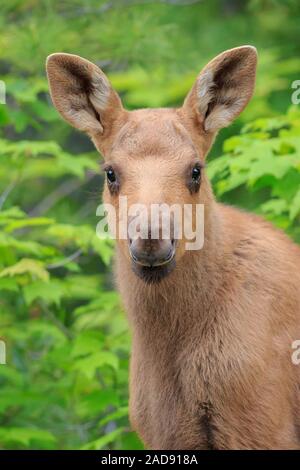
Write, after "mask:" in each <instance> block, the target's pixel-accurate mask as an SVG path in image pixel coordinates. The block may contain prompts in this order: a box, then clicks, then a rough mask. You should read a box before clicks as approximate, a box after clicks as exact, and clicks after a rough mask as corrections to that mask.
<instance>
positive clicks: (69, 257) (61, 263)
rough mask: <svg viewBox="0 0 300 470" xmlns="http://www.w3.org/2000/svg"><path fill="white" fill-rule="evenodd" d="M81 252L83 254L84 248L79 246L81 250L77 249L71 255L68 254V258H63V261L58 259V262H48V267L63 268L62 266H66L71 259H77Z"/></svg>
mask: <svg viewBox="0 0 300 470" xmlns="http://www.w3.org/2000/svg"><path fill="white" fill-rule="evenodd" d="M81 254H82V249H81V248H79V250H77V251H75V252H74V253H72V254H71V255H69V256H66V258H63V259H62V260H61V261H58V262H57V263H52V264H48V265H47V269H57V268H61V267H62V266H65V265H66V264H68V263H70V262H71V261H74V260H75V259H77V258H78V257H79V256H80V255H81Z"/></svg>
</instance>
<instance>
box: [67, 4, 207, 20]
mask: <svg viewBox="0 0 300 470" xmlns="http://www.w3.org/2000/svg"><path fill="white" fill-rule="evenodd" d="M202 2H203V0H119V1H118V0H115V1H111V2H106V3H104V4H103V5H101V6H100V7H98V8H92V7H82V8H78V9H77V10H75V11H74V10H73V11H72V12H66V13H64V14H63V15H64V16H66V17H68V18H71V17H77V16H81V15H85V14H96V15H101V14H103V13H106V12H107V11H109V10H113V9H116V8H124V7H134V6H138V5H151V4H154V5H155V4H157V3H164V4H169V5H176V6H181V7H183V6H188V5H195V4H196V3H202Z"/></svg>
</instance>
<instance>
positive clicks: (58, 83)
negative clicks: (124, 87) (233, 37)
mask: <svg viewBox="0 0 300 470" xmlns="http://www.w3.org/2000/svg"><path fill="white" fill-rule="evenodd" d="M256 62H257V54H256V50H255V48H254V47H251V46H243V47H238V48H235V49H231V50H228V51H226V52H224V53H222V54H220V55H218V56H217V57H216V58H215V59H213V60H212V61H211V62H209V64H208V65H207V66H206V67H205V68H204V69H203V70H202V72H201V73H200V74H199V76H198V78H197V80H196V82H195V84H194V86H193V87H192V89H191V91H190V93H189V94H188V96H187V97H186V99H185V101H184V104H183V106H182V107H181V108H179V109H153V110H152V109H140V110H136V111H131V112H128V111H126V110H125V109H124V108H123V107H122V104H121V100H120V98H119V96H118V95H117V93H116V92H115V91H114V90H113V88H112V87H111V85H110V83H109V81H108V79H107V77H106V76H105V75H104V73H103V72H102V71H101V70H100V69H99V68H98V67H97V66H96V65H93V64H92V63H90V62H88V61H87V60H85V59H82V58H80V57H78V56H75V55H70V54H62V53H58V54H52V55H50V56H49V58H48V61H47V72H48V78H49V83H50V89H51V95H52V99H53V102H54V105H55V106H56V108H57V109H58V111H59V112H60V113H61V115H62V116H63V117H64V119H65V120H66V121H68V122H69V123H70V124H71V125H73V126H74V127H76V128H78V129H80V130H82V131H85V132H86V133H87V134H88V135H89V136H90V137H91V139H92V141H93V142H94V144H95V146H96V148H97V149H98V150H99V152H100V153H101V155H103V157H104V159H105V171H106V175H107V178H106V179H107V182H106V185H105V189H104V201H105V202H107V203H111V204H113V205H114V206H115V208H116V211H117V212H118V210H119V196H124V195H126V196H127V199H128V204H135V203H142V204H144V205H145V206H147V207H150V206H151V205H152V204H154V203H155V204H168V205H169V206H172V205H173V204H180V205H183V204H190V205H192V207H195V206H196V205H197V204H202V205H204V246H203V248H202V249H199V250H187V249H186V242H187V240H186V239H185V237H184V236H183V237H182V238H181V239H174V238H172V237H171V236H170V238H169V239H163V238H162V237H158V238H156V239H155V238H151V236H149V237H148V238H147V239H144V238H143V239H142V238H137V239H131V238H130V237H129V239H128V240H125V239H118V240H117V247H116V251H117V253H116V277H117V284H118V287H119V290H120V293H121V296H122V299H123V302H124V305H125V308H126V311H127V314H128V318H129V322H130V325H131V328H132V333H133V342H132V343H133V344H132V356H131V367H130V369H131V370H130V419H131V423H132V426H133V427H134V429H135V430H136V431H137V432H138V433H139V435H140V436H141V438H142V440H143V441H144V443H145V445H146V446H147V447H149V448H151V449H295V448H300V432H299V431H300V406H299V397H300V393H299V382H300V375H299V369H298V368H297V367H296V366H295V365H293V364H292V361H291V353H292V349H291V345H292V342H293V341H294V340H295V339H298V338H299V334H300V289H299V286H300V249H299V247H298V246H296V245H295V244H293V243H292V241H290V240H289V239H288V238H287V237H286V236H285V235H284V234H283V233H282V232H281V231H279V230H277V229H275V228H273V227H272V226H271V225H270V224H269V223H267V222H265V221H264V220H262V219H260V218H259V217H257V216H255V215H250V214H246V213H244V212H242V211H240V210H238V209H234V208H231V207H227V206H225V205H223V204H219V203H217V202H216V201H215V199H214V196H213V193H212V190H211V186H210V183H209V181H208V179H207V176H206V173H205V169H204V161H205V158H206V155H207V153H208V152H209V149H210V147H211V145H212V143H213V141H214V138H215V136H216V133H217V132H218V130H219V129H220V128H222V127H225V126H227V125H228V124H229V123H230V122H231V121H232V120H233V119H234V118H235V117H236V116H238V115H239V114H240V112H241V111H242V110H243V109H244V108H245V106H246V105H247V103H248V101H249V99H250V98H251V96H252V93H253V89H254V83H255V73H256Z"/></svg>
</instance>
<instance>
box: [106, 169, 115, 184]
mask: <svg viewBox="0 0 300 470" xmlns="http://www.w3.org/2000/svg"><path fill="white" fill-rule="evenodd" d="M106 177H107V181H108V182H109V183H115V182H116V181H117V178H116V174H115V172H114V170H113V169H112V168H108V169H107V170H106Z"/></svg>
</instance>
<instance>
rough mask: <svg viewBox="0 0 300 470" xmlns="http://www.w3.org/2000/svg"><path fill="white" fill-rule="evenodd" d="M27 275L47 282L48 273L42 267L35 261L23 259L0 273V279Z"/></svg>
mask: <svg viewBox="0 0 300 470" xmlns="http://www.w3.org/2000/svg"><path fill="white" fill-rule="evenodd" d="M24 273H29V274H31V275H32V277H33V278H37V279H42V280H43V281H48V279H49V273H48V271H47V270H46V269H45V268H44V265H43V264H42V263H41V262H39V261H36V260H33V259H29V258H23V259H21V260H20V261H19V262H18V263H16V264H14V265H13V266H10V267H8V268H5V269H3V270H2V271H0V278H1V277H14V276H17V275H19V274H24Z"/></svg>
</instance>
